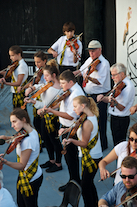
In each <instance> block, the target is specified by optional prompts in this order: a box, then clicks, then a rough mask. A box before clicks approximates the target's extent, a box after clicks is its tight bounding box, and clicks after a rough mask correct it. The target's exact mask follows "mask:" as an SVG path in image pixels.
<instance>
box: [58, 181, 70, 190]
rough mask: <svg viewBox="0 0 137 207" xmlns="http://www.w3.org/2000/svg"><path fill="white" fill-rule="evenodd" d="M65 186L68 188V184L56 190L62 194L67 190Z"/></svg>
mask: <svg viewBox="0 0 137 207" xmlns="http://www.w3.org/2000/svg"><path fill="white" fill-rule="evenodd" d="M67 186H68V183H66V185H62V186H60V187H59V188H58V190H59V191H60V192H64V191H65V189H66V188H67Z"/></svg>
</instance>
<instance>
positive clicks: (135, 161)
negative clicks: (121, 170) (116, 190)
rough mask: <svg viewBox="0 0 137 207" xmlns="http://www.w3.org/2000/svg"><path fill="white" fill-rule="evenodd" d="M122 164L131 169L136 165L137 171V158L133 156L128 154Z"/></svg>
mask: <svg viewBox="0 0 137 207" xmlns="http://www.w3.org/2000/svg"><path fill="white" fill-rule="evenodd" d="M121 166H123V167H126V168H129V169H133V168H134V167H135V168H136V171H137V159H136V158H134V157H131V156H127V157H125V158H124V159H123V161H122V163H121Z"/></svg>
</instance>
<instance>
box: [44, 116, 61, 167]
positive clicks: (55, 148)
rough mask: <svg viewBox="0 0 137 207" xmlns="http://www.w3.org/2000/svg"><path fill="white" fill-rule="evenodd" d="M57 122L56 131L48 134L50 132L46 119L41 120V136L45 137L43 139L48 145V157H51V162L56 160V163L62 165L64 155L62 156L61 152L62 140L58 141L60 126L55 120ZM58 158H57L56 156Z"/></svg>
mask: <svg viewBox="0 0 137 207" xmlns="http://www.w3.org/2000/svg"><path fill="white" fill-rule="evenodd" d="M54 121H55V124H54V126H55V129H56V130H55V131H54V132H51V133H48V130H47V128H46V127H45V125H46V123H45V119H44V118H43V119H42V120H41V126H42V127H41V132H42V133H41V135H42V136H43V135H44V136H43V137H42V139H43V140H44V143H45V145H46V149H47V152H48V155H49V159H50V160H55V161H56V163H61V158H62V154H61V151H62V145H61V142H60V139H57V136H58V129H59V124H58V123H57V122H56V120H55V119H54ZM54 153H55V155H56V157H55V155H54Z"/></svg>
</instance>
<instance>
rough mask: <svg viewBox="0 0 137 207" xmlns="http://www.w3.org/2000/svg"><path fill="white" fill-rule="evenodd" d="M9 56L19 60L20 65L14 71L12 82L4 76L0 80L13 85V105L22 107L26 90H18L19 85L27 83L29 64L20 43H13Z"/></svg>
mask: <svg viewBox="0 0 137 207" xmlns="http://www.w3.org/2000/svg"><path fill="white" fill-rule="evenodd" d="M9 56H10V59H11V60H12V61H13V62H15V61H19V66H18V67H17V68H16V69H15V70H14V71H13V73H12V76H11V79H12V81H11V82H6V80H5V79H4V78H2V79H1V80H0V81H1V82H3V83H4V84H6V85H9V86H11V92H12V93H13V107H14V108H16V107H21V106H22V105H23V103H24V102H23V100H24V90H23V91H17V87H18V86H22V85H25V84H26V83H27V78H28V66H27V64H26V62H25V61H24V59H23V58H22V56H23V53H22V49H21V48H20V47H19V46H18V45H13V46H11V47H10V48H9Z"/></svg>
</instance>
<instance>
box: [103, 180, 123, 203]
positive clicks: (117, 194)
mask: <svg viewBox="0 0 137 207" xmlns="http://www.w3.org/2000/svg"><path fill="white" fill-rule="evenodd" d="M125 192H126V187H125V185H124V184H123V181H121V182H119V183H118V184H117V185H115V186H114V187H113V188H112V189H111V190H110V191H109V192H107V193H106V194H105V195H103V196H102V198H101V199H104V200H106V201H107V203H108V206H112V205H114V204H116V205H118V204H120V203H121V197H122V196H123V194H124V193H125ZM122 206H123V205H120V206H119V207H122Z"/></svg>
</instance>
